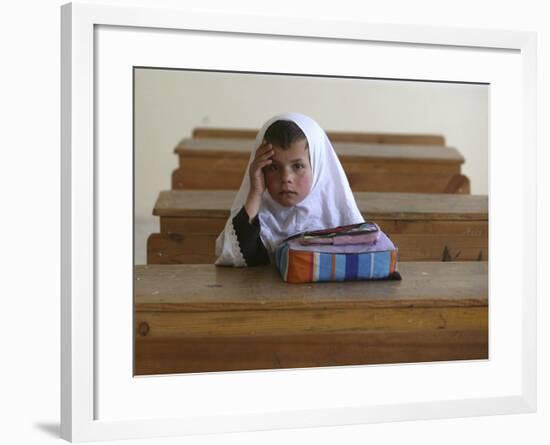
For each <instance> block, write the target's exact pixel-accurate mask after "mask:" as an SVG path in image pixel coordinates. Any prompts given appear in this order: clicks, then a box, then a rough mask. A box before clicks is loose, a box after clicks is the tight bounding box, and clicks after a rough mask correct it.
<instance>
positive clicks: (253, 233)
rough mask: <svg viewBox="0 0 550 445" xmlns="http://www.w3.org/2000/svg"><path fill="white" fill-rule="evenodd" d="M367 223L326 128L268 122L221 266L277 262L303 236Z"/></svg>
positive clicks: (296, 121) (222, 238)
mask: <svg viewBox="0 0 550 445" xmlns="http://www.w3.org/2000/svg"><path fill="white" fill-rule="evenodd" d="M360 222H364V219H363V217H362V215H361V212H359V209H358V208H357V204H356V203H355V199H354V197H353V194H352V192H351V189H350V186H349V183H348V180H347V177H346V175H345V173H344V170H343V168H342V165H341V164H340V161H339V160H338V157H337V156H336V153H335V152H334V149H333V148H332V145H331V143H330V141H329V139H328V137H327V135H326V133H325V132H324V131H323V129H322V128H321V127H320V126H319V125H318V124H317V122H315V121H314V120H313V119H311V118H310V117H308V116H305V115H303V114H299V113H285V114H281V115H279V116H275V117H273V118H271V119H270V120H268V121H267V122H266V123H265V124H264V125H263V127H262V128H261V129H260V131H259V132H258V135H257V136H256V141H255V144H254V150H253V151H252V153H251V155H250V159H249V161H248V167H247V169H246V173H245V175H244V178H243V181H242V183H241V188H240V189H239V191H238V193H237V196H236V197H235V200H234V201H233V205H232V206H231V214H230V217H229V219H228V220H227V223H226V224H225V229H224V231H223V232H222V233H221V234H220V235H219V236H218V238H217V240H216V256H217V259H216V262H215V264H216V265H218V266H235V267H244V266H253V265H258V264H267V263H269V262H270V261H271V262H272V263H274V251H275V249H276V247H277V245H278V244H279V243H280V242H281V241H283V240H284V239H286V238H288V237H289V236H291V235H294V234H296V233H299V232H304V231H306V230H307V231H309V230H317V229H326V228H330V227H337V226H343V225H348V224H356V223H360Z"/></svg>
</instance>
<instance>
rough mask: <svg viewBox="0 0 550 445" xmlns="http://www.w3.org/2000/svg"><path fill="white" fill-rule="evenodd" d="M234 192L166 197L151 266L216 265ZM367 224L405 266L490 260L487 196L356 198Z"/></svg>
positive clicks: (151, 244) (150, 245)
mask: <svg viewBox="0 0 550 445" xmlns="http://www.w3.org/2000/svg"><path fill="white" fill-rule="evenodd" d="M235 194H236V192H235V191H229V190H201V191H199V190H172V191H163V192H161V193H160V195H159V197H158V199H157V202H156V204H155V208H154V210H153V215H156V216H159V217H160V232H161V233H155V234H152V235H150V237H149V239H148V240H147V263H148V264H176V263H213V262H214V260H215V255H214V249H215V241H216V238H217V236H218V235H219V233H220V232H221V231H222V230H223V228H224V225H225V222H226V220H227V218H228V217H229V209H230V208H231V204H232V202H233V199H234V197H235ZM354 196H355V199H356V201H357V205H358V207H359V210H360V211H361V212H362V214H363V216H364V218H365V219H366V220H372V221H375V222H376V223H377V224H379V225H380V227H381V229H382V230H383V231H384V232H385V233H386V234H388V235H389V236H390V238H391V239H392V241H393V242H394V243H395V244H396V245H397V246H398V247H399V261H441V260H458V261H473V260H487V258H488V213H487V212H488V208H487V205H488V201H487V196H481V195H451V194H416V193H376V192H356V193H354Z"/></svg>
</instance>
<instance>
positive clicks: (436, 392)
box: [61, 3, 537, 441]
mask: <svg viewBox="0 0 550 445" xmlns="http://www.w3.org/2000/svg"><path fill="white" fill-rule="evenodd" d="M535 54H536V35H535V34H533V33H528V32H512V31H489V30H472V29H452V28H438V27H424V26H414V25H391V26H389V25H379V24H369V23H362V22H339V21H333V22H330V21H326V20H320V19H311V20H306V19H296V18H281V17H269V16H262V17H255V16H254V17H253V16H244V15H236V14H235V15H231V14H214V13H200V12H196V11H191V10H185V9H181V10H167V9H156V8H143V7H119V6H105V5H91V4H80V3H72V4H68V5H64V6H63V7H62V173H63V177H62V233H63V236H62V342H61V351H62V416H61V419H62V437H64V438H65V439H67V440H71V441H85V440H108V439H120V438H145V437H154V436H169V435H185V434H194V433H204V432H210V433H213V432H232V431H247V430H262V429H277V428H292V427H311V426H322V425H342V424H353V423H367V422H382V421H397V420H415V419H427V418H436V417H439V418H441V417H456V416H475V415H487V414H505V413H520V412H532V411H534V410H535V409H536V353H535V351H536V347H535V346H536V246H537V234H536V181H537V178H536V140H535V124H534V122H535V121H536V119H535V117H536V107H535V98H536V76H535V73H536V69H535ZM193 73H203V74H204V73H209V76H216V75H224V76H226V77H232V78H233V79H235V78H240V79H241V81H240V82H239V83H238V85H239V87H238V88H237V87H235V88H231V87H227V86H226V87H225V88H222V89H221V90H220V91H219V92H218V94H219V95H220V101H219V105H218V107H219V108H220V109H222V108H223V107H224V106H225V107H227V104H226V105H224V104H223V97H222V96H223V95H233V96H246V97H250V96H252V94H251V91H252V90H253V89H254V87H252V86H251V87H250V91H248V89H247V85H248V84H250V82H252V81H251V80H250V79H253V78H255V79H262V80H261V81H258V82H257V83H261V82H263V81H264V80H265V79H267V77H269V76H271V77H274V78H275V77H277V78H282V77H285V78H287V79H288V78H292V79H301V80H305V81H308V80H309V82H310V84H313V83H314V82H317V81H321V80H323V81H328V82H331V81H332V80H333V79H338V82H342V85H343V84H344V83H346V84H349V83H350V82H355V83H357V82H365V79H368V80H369V81H370V82H379V83H384V84H388V83H392V82H394V83H393V84H394V85H395V84H396V82H397V83H399V84H412V83H418V85H425V86H427V85H447V86H448V85H450V86H451V87H452V86H454V87H455V88H456V89H457V91H458V92H459V94H458V96H459V97H460V96H461V95H465V94H467V93H466V91H470V90H468V89H467V87H471V89H476V88H478V89H480V90H482V92H481V96H480V97H481V98H482V101H484V105H485V108H484V110H485V111H484V113H485V120H486V125H485V128H486V130H485V134H486V136H487V138H486V139H487V143H488V147H489V148H488V152H485V153H483V152H481V151H480V150H478V149H475V148H473V149H472V148H469V149H467V150H470V151H468V155H467V156H465V157H466V160H467V162H468V161H469V162H470V164H469V166H468V170H467V174H468V175H469V176H471V177H472V178H474V177H480V178H483V180H484V181H485V185H484V187H485V188H486V192H484V190H481V192H480V194H486V195H488V196H489V199H488V207H489V214H490V218H489V220H488V229H489V230H488V250H487V251H488V258H481V259H482V260H484V261H486V264H487V266H486V267H487V275H486V276H487V278H486V283H487V284H488V293H489V296H488V300H489V302H490V304H488V305H486V311H487V312H486V314H487V317H488V320H487V322H488V323H487V326H488V330H487V331H488V340H487V345H486V347H487V351H486V353H485V355H483V356H479V357H473V356H459V355H457V356H455V357H454V358H447V359H445V358H444V359H441V360H438V361H431V360H424V361H423V360H416V359H412V360H393V361H392V360H381V361H378V362H376V363H375V362H372V363H352V362H348V363H343V364H344V365H345V366H340V365H342V363H339V364H336V363H326V364H321V365H320V366H317V367H301V366H296V367H294V366H288V367H287V366H280V367H277V366H273V367H271V369H267V368H266V367H264V366H260V367H259V368H257V369H252V368H250V367H248V368H246V367H245V368H237V369H235V368H233V369H225V370H222V372H202V371H208V369H203V370H200V369H199V370H194V371H191V372H178V370H177V369H176V370H172V371H166V372H162V369H163V368H159V369H161V372H136V355H135V353H136V348H137V347H138V346H136V345H137V342H136V335H138V336H139V335H142V336H143V337H147V335H150V334H149V331H150V327H151V325H150V323H149V322H147V323H145V322H141V321H140V320H139V319H138V317H137V315H136V313H135V311H134V310H135V288H136V280H139V279H141V277H142V275H140V274H139V273H136V269H135V264H143V263H144V262H145V261H142V260H140V259H139V258H143V257H144V255H145V254H142V256H141V257H139V255H138V252H139V249H138V248H136V246H137V241H136V238H135V237H134V233H135V227H136V226H135V217H136V209H137V208H138V207H139V205H142V204H141V203H140V204H139V205H138V203H137V199H138V197H141V196H145V195H139V193H140V190H141V189H139V187H138V184H140V182H139V181H140V178H141V177H143V175H145V174H147V172H148V171H150V170H154V169H155V168H157V165H156V163H157V162H158V158H160V157H161V156H162V155H161V154H160V153H158V152H156V151H155V150H152V151H151V152H150V154H149V158H147V157H143V156H141V155H140V154H138V151H137V148H136V147H137V145H139V144H144V143H143V140H144V139H143V137H146V136H143V132H142V130H143V129H144V128H150V127H153V128H154V127H155V125H157V124H156V123H157V122H166V121H169V120H170V119H174V116H176V118H177V116H178V112H179V110H180V109H181V110H188V109H191V108H193V109H194V112H195V113H196V116H197V117H196V119H195V121H194V122H195V123H194V124H193V125H194V126H195V127H196V126H198V125H197V122H199V123H201V124H204V126H205V127H208V126H209V124H210V121H209V117H208V115H205V113H202V114H201V111H200V110H201V106H202V104H203V103H202V101H201V97H200V95H199V94H195V95H194V96H193V95H192V94H191V93H189V94H187V95H185V94H182V96H181V97H179V100H178V99H174V98H172V99H174V100H173V102H172V103H173V104H174V107H175V110H173V114H171V115H169V114H166V113H165V112H164V111H163V110H164V108H163V107H164V105H165V102H166V99H165V98H164V99H163V102H159V103H157V104H156V105H155V102H154V100H153V101H150V102H148V103H144V102H143V101H142V97H143V91H146V92H148V91H149V90H148V89H154V86H155V81H156V82H157V84H159V85H163V86H166V83H167V82H171V81H174V79H175V77H177V76H180V75H183V74H190V75H191V76H192V75H193ZM228 73H231V74H230V75H229V74H228ZM147 76H153V77H154V76H157V77H155V78H154V79H152V80H151V79H146V77H147ZM159 76H164V77H159ZM155 79H156V80H155ZM199 80H200V81H201V82H203V83H204V84H205V85H206V86H205V85H203V88H204V91H209V92H210V93H212V84H208V82H207V76H205V75H203V76H202V77H201V78H200V79H199ZM185 82H187V85H191V84H189V80H186V81H185ZM199 83H200V82H199ZM221 84H223V82H222V83H221ZM197 85H198V84H197ZM255 87H257V85H255ZM309 87H310V88H311V90H313V91H315V89H314V88H313V87H311V86H309ZM188 88H193V89H194V92H195V93H196V92H197V91H199V89H198V88H199V87H198V86H196V85H195V86H193V87H191V86H189V87H188ZM261 88H264V89H265V88H266V87H265V86H260V89H259V90H258V91H260V93H258V95H256V99H255V100H256V104H255V105H253V109H254V110H258V109H259V108H258V105H257V102H258V99H257V97H260V96H261V91H262V90H261ZM319 88H321V87H319ZM319 88H317V89H318V91H320V90H319ZM460 88H464V89H460ZM329 89H330V86H327V85H324V86H323V87H322V91H323V93H326V92H327V91H328V90H329ZM174 91H180V92H181V90H174ZM289 91H290V93H289V94H287V96H285V97H287V98H288V97H296V96H298V93H297V91H301V92H302V93H303V94H304V97H305V98H302V101H301V102H296V103H292V104H291V105H292V106H294V107H296V106H301V107H303V108H304V109H306V111H308V112H309V113H314V112H315V110H316V109H319V110H320V109H323V106H324V107H325V108H330V107H333V106H334V104H333V103H328V102H326V103H325V102H323V98H324V97H325V96H326V97H328V95H329V93H326V94H325V96H323V94H321V93H319V94H312V95H311V96H307V88H300V87H294V89H289ZM342 91H343V90H342ZM148 97H153V98H154V97H159V98H161V99H162V95H158V96H155V95H154V94H152V93H151V94H149V96H148ZM205 97H206V96H205ZM210 97H212V96H210ZM213 97H214V98H215V95H214V96H213ZM192 99H193V100H192ZM384 99H387V100H389V93H388V96H384V97H382V99H381V103H382V102H384ZM186 100H187V101H189V103H192V104H193V105H192V106H190V105H188V104H187V103H186V104H185V106H184V105H181V108H180V106H179V105H178V103H179V104H183V103H184V102H185V101H186ZM205 100H206V99H205ZM210 100H212V99H210ZM314 100H317V101H319V102H318V103H317V104H316V105H315V106H313V105H311V102H312V101H314ZM387 100H386V101H387ZM241 103H242V101H241ZM272 104H273V103H272V102H270V105H269V106H266V109H265V112H264V111H263V110H261V111H256V113H255V116H254V117H253V118H251V117H249V118H248V120H240V121H235V122H234V123H231V122H230V124H231V125H232V126H234V127H237V126H239V125H243V124H240V123H241V122H244V123H245V124H246V126H248V127H249V128H254V129H256V130H257V129H258V128H259V127H260V126H261V124H262V122H263V121H265V120H267V118H269V117H270V115H268V114H269V113H271V114H274V113H275V112H276V111H277V110H279V109H281V111H290V110H283V109H282V107H283V106H285V105H287V104H289V105H290V103H289V102H288V99H287V102H286V103H285V102H283V101H282V102H281V103H279V104H278V105H277V106H276V107H274V106H273V105H272ZM308 104H309V105H311V108H307V106H308ZM345 104H348V113H349V116H350V117H348V118H345V119H344V120H341V121H338V120H337V119H335V120H328V117H326V118H325V117H324V115H323V114H322V113H320V114H319V116H316V117H317V118H318V119H319V120H321V121H322V122H323V123H326V125H325V126H330V127H331V128H326V130H328V131H329V132H330V131H331V130H333V131H338V130H349V129H350V128H351V129H352V130H353V128H354V127H353V126H350V125H347V123H348V121H350V120H351V121H353V119H358V118H357V116H358V113H360V110H359V109H360V106H361V103H360V102H357V103H351V102H349V103H348V102H345ZM251 106H252V105H251ZM430 106H434V104H433V103H428V104H426V105H425V107H424V110H425V112H426V113H429V112H430V110H431V109H430ZM140 107H141V108H140ZM186 107H187V108H186ZM210 107H211V108H210V109H211V110H218V108H215V107H214V108H213V106H212V105H210ZM140 110H141V111H140ZM143 110H147V113H143V112H142V111H143ZM343 110H345V106H343V104H340V108H339V112H340V113H341V112H345V111H343ZM155 111H157V113H156V116H155ZM182 113H185V111H182ZM225 113H226V114H225V116H230V113H228V112H227V110H226V111H225ZM262 113H265V114H262ZM235 114H237V115H239V116H243V115H244V114H245V110H240V111H239V112H238V113H235ZM256 115H257V116H256ZM481 115H483V113H481ZM205 116H206V117H205ZM327 116H328V114H327ZM201 119H202V120H201ZM228 119H229V117H228ZM456 120H457V123H456V127H458V128H460V126H461V125H463V126H466V125H467V124H466V123H465V122H464V121H463V120H461V119H459V118H456ZM478 120H479V119H478V118H476V122H477V121H478ZM216 122H217V121H216V120H214V123H216ZM178 125H180V123H179V122H176V123H175V124H174V125H173V127H176V128H177V127H178ZM346 125H347V126H346ZM352 127H353V128H352ZM164 128H165V127H162V130H160V131H157V133H163V132H164V131H165V130H164ZM166 128H170V126H169V125H168V126H167V127H166ZM388 128H389V127H388ZM388 133H399V131H398V130H395V129H392V128H390V131H388ZM457 133H460V130H459V131H457ZM184 136H185V134H181V135H180V136H178V137H184ZM140 138H142V139H140ZM482 142H483V141H482ZM481 145H483V143H481ZM159 151H160V150H159ZM140 156H141V157H140ZM170 156H173V157H174V154H173V153H170ZM484 163H485V164H484ZM483 165H487V168H484V167H482V166H483ZM484 171H485V172H487V175H486V177H484V174H483V172H484ZM163 172H164V173H163V174H164V175H165V177H166V181H167V182H166V184H167V186H161V187H160V188H159V187H157V188H156V190H157V191H160V190H162V189H163V188H170V182H169V180H170V179H169V178H170V176H169V175H170V171H169V170H168V171H167V170H163ZM480 172H481V173H480ZM476 175H477V176H476ZM350 182H351V180H350ZM461 184H462V185H461V187H465V186H464V183H461ZM478 184H479V181H475V182H474V181H472V187H479V185H478ZM172 185H173V183H172ZM352 188H353V187H352ZM458 189H460V187H458V188H457V190H458ZM143 190H145V189H143ZM468 191H469V189H468ZM474 193H475V190H474ZM139 199H141V198H139ZM143 200H144V204H143V206H144V207H152V205H154V201H153V202H152V201H151V199H150V198H148V199H145V198H143ZM138 213H139V212H138ZM161 224H163V223H162V221H161ZM512 226H513V228H514V230H513V232H512V231H511V230H510V228H511V227H512ZM512 236H513V238H512ZM449 255H450V254H449ZM453 255H454V254H453ZM470 264H478V263H475V262H471V263H470ZM138 267H141V269H139V270H140V273H145V275H143V277H145V278H143V279H144V280H145V279H148V278H147V277H146V275H147V270H148V267H149V266H138ZM150 270H154V267H153V266H150ZM163 270H167V271H168V272H167V274H168V275H166V276H162V277H160V280H161V281H162V282H163V283H169V282H170V279H173V278H174V277H175V276H176V275H177V273H178V272H177V271H176V272H174V271H175V270H176V269H163ZM196 270H197V271H199V269H196ZM199 275H200V274H199V273H198V272H197V274H196V276H197V279H196V280H195V281H196V282H197V283H199V284H198V285H201V284H200V280H199V278H198V277H199ZM436 278H437V277H434V280H435V279H436ZM439 278H440V277H439ZM432 281H433V280H432ZM471 281H473V275H468V274H466V275H464V282H465V283H467V282H471ZM429 282H430V280H427V281H426V283H429ZM209 283H210V282H208V283H202V285H203V287H208V286H209V285H210V284H209ZM216 283H217V282H216ZM140 284H141V283H140ZM192 285H195V286H197V284H196V283H195V284H192V283H191V282H190V280H189V279H188V280H187V281H182V282H180V283H179V284H178V286H179V291H181V292H182V293H183V294H185V290H186V289H188V288H189V289H191V287H190V286H192ZM424 285H427V284H422V286H424ZM186 286H187V287H186ZM138 288H139V286H138ZM141 289H142V290H143V289H147V287H142V288H141ZM194 291H195V290H193V292H194ZM155 292H157V290H155V289H152V290H150V292H149V294H150V295H154V294H155ZM190 292H191V290H190ZM247 292H248V293H249V294H250V295H252V294H253V289H252V291H251V290H250V288H247ZM259 293H260V291H258V295H257V298H260V297H262V295H260V294H259ZM212 295H214V293H213V292H212ZM252 297H254V295H252ZM146 303H147V301H146ZM160 303H163V302H162V301H161V302H160ZM147 304H149V306H148V308H149V310H150V312H158V313H161V312H162V311H163V308H162V307H161V305H159V304H157V303H156V302H154V301H153V302H152V300H149V301H148V303H147ZM176 324H177V323H176V322H174V326H175V325H176ZM151 332H153V330H151ZM464 348H466V345H465V344H464ZM458 350H460V348H458ZM470 358H476V359H475V360H471V359H470ZM154 360H157V358H155V359H154ZM150 363H153V361H150ZM336 365H338V366H336ZM151 369H152V368H151ZM164 369H167V368H164ZM412 382H414V384H413V383H412Z"/></svg>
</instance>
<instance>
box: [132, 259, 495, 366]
mask: <svg viewBox="0 0 550 445" xmlns="http://www.w3.org/2000/svg"><path fill="white" fill-rule="evenodd" d="M399 269H400V272H401V275H402V277H403V280H402V281H369V282H367V281H360V282H337V283H313V284H287V283H284V282H283V281H282V280H281V279H280V277H279V275H278V273H277V271H276V270H275V268H273V267H271V266H260V267H251V268H227V267H215V266H213V265H189V264H188V265H175V266H158V265H157V266H136V267H135V274H134V276H135V282H134V283H135V286H134V292H135V299H134V310H135V313H134V315H135V316H134V321H135V368H134V373H135V374H136V375H146V374H169V373H185V372H207V371H231V370H246V369H248V370H251V369H275V368H298V367H300V368H301V367H318V366H339V365H364V364H375V363H405V362H426V361H439V360H470V359H487V358H488V311H487V309H488V281H487V263H486V262H469V263H466V262H452V263H443V262H437V263H430V262H426V263H412V262H411V263H403V264H401V265H400V267H399Z"/></svg>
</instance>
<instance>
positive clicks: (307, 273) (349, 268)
mask: <svg viewBox="0 0 550 445" xmlns="http://www.w3.org/2000/svg"><path fill="white" fill-rule="evenodd" d="M275 263H276V266H277V269H278V270H279V272H280V274H281V278H282V279H283V280H284V281H286V282H288V283H311V282H318V281H357V280H383V279H394V280H400V279H401V276H400V274H399V272H398V271H397V248H396V247H395V246H394V244H393V242H392V241H391V240H390V239H389V238H388V237H387V235H386V234H385V233H384V232H382V231H381V230H380V232H379V234H378V235H377V239H376V241H375V242H369V243H359V244H304V243H303V240H302V242H301V237H293V238H291V239H289V240H287V241H285V242H283V243H282V244H281V245H280V246H279V247H277V249H276V250H275Z"/></svg>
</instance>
